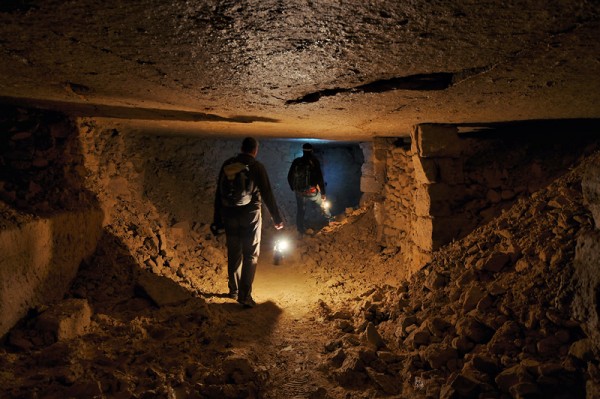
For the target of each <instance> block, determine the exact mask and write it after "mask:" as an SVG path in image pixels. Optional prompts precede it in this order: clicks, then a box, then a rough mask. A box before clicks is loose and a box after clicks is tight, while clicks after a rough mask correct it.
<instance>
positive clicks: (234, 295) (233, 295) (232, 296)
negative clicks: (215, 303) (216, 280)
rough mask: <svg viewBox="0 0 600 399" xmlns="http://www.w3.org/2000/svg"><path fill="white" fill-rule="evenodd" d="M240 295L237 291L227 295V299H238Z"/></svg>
mask: <svg viewBox="0 0 600 399" xmlns="http://www.w3.org/2000/svg"><path fill="white" fill-rule="evenodd" d="M237 296H238V293H237V291H229V294H227V298H231V299H237Z"/></svg>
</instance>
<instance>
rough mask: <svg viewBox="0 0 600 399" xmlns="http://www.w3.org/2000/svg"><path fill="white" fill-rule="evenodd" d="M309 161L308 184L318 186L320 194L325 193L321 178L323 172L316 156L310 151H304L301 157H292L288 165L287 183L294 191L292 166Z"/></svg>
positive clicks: (323, 182)
mask: <svg viewBox="0 0 600 399" xmlns="http://www.w3.org/2000/svg"><path fill="white" fill-rule="evenodd" d="M304 162H311V164H312V168H311V173H310V184H311V186H313V187H317V186H318V187H319V191H320V192H321V194H322V195H325V181H324V180H323V172H322V171H321V164H320V163H319V160H318V159H317V157H315V156H314V155H313V154H312V152H305V153H303V154H302V156H301V157H299V158H296V159H294V161H293V162H292V166H290V170H289V172H288V176H287V179H288V184H289V185H290V188H291V189H292V191H294V185H293V184H294V168H295V167H296V165H297V164H298V163H304Z"/></svg>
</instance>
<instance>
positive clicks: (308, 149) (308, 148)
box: [302, 143, 313, 152]
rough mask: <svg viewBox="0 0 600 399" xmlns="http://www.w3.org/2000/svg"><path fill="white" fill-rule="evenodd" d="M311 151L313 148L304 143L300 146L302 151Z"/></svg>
mask: <svg viewBox="0 0 600 399" xmlns="http://www.w3.org/2000/svg"><path fill="white" fill-rule="evenodd" d="M312 150H313V146H312V144H310V143H304V145H303V146H302V151H307V152H310V151H312Z"/></svg>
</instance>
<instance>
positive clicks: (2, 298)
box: [0, 209, 102, 336]
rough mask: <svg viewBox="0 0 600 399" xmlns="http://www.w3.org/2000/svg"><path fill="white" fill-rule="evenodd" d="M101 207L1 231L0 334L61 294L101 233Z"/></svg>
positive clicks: (89, 253) (59, 297) (34, 221)
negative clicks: (31, 311) (32, 310)
mask: <svg viewBox="0 0 600 399" xmlns="http://www.w3.org/2000/svg"><path fill="white" fill-rule="evenodd" d="M101 221H102V213H101V212H100V211H99V210H94V209H90V210H88V211H79V212H77V211H75V212H64V213H61V214H56V215H53V216H51V217H47V218H43V219H37V218H36V219H35V220H30V221H29V222H26V223H25V224H23V225H18V226H14V227H11V228H5V229H2V230H1V231H0V253H1V254H2V256H1V257H0V336H3V335H4V334H5V333H6V332H7V331H8V330H9V329H10V328H11V327H12V326H13V325H14V324H16V323H17V322H18V321H19V320H20V319H21V318H22V317H24V316H25V315H26V314H27V312H28V311H29V310H30V309H35V308H36V307H38V306H40V305H47V304H50V303H53V302H55V301H58V300H60V299H62V297H63V295H64V293H65V292H66V290H67V288H68V287H69V285H70V283H71V281H72V280H73V278H74V277H75V275H76V273H77V270H78V268H79V264H80V263H81V261H82V260H84V259H86V258H87V257H89V256H90V255H92V253H93V252H94V250H95V248H96V244H97V242H98V240H99V238H100V232H101V229H100V228H99V227H100V225H101Z"/></svg>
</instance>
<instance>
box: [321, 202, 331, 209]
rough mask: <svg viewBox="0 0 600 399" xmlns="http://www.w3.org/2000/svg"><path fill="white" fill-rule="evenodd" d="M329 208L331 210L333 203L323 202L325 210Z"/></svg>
mask: <svg viewBox="0 0 600 399" xmlns="http://www.w3.org/2000/svg"><path fill="white" fill-rule="evenodd" d="M329 208H331V202H329V201H323V209H329Z"/></svg>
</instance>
